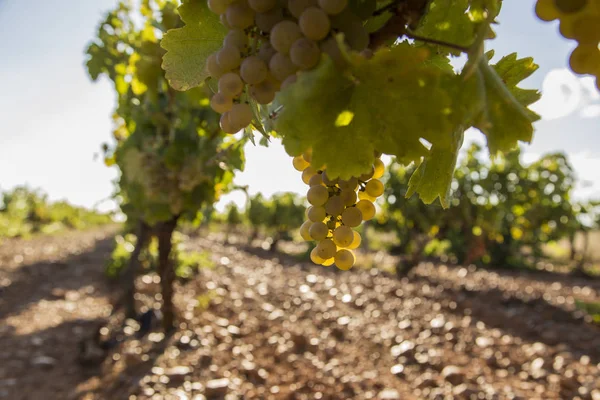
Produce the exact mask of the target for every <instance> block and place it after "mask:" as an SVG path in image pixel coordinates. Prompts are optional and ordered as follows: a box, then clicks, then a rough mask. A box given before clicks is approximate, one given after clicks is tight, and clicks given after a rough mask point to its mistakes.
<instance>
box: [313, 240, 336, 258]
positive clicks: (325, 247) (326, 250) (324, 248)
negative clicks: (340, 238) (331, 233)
mask: <svg viewBox="0 0 600 400" xmlns="http://www.w3.org/2000/svg"><path fill="white" fill-rule="evenodd" d="M316 249H317V254H318V255H319V257H321V258H322V259H323V260H328V259H330V258H333V257H335V252H336V251H337V247H336V246H335V243H333V240H331V239H324V240H321V241H320V242H319V244H318V245H317V247H316Z"/></svg>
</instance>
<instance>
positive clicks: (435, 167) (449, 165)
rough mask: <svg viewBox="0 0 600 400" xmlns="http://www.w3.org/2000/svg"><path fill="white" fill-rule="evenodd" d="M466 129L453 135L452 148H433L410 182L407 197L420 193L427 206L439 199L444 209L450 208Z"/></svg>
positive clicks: (461, 129) (458, 130) (461, 128)
mask: <svg viewBox="0 0 600 400" xmlns="http://www.w3.org/2000/svg"><path fill="white" fill-rule="evenodd" d="M463 136H464V128H463V127H459V128H458V129H457V130H456V131H455V133H454V135H453V138H452V139H453V143H452V146H450V147H447V148H444V147H439V146H436V145H434V146H432V147H431V150H430V152H429V155H427V157H425V158H424V159H423V161H422V162H421V164H420V165H419V167H418V168H417V169H416V170H415V172H414V173H413V175H412V176H411V177H410V181H409V182H408V190H407V192H406V197H407V198H408V197H411V196H412V195H413V194H415V193H418V194H419V197H420V198H421V200H423V202H424V203H425V204H431V203H433V202H434V201H435V200H436V199H437V198H438V197H439V198H440V203H441V204H442V207H444V208H448V206H449V200H450V184H451V183H452V176H453V175H454V169H455V167H456V159H457V157H458V150H459V149H460V147H461V146H462V142H463Z"/></svg>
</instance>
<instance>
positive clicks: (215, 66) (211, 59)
mask: <svg viewBox="0 0 600 400" xmlns="http://www.w3.org/2000/svg"><path fill="white" fill-rule="evenodd" d="M206 70H207V71H208V74H209V75H210V76H211V78H213V79H219V78H220V77H221V76H223V74H224V73H225V72H227V71H223V69H222V68H221V67H220V66H219V63H218V62H217V55H216V53H215V54H211V55H210V56H208V58H207V59H206Z"/></svg>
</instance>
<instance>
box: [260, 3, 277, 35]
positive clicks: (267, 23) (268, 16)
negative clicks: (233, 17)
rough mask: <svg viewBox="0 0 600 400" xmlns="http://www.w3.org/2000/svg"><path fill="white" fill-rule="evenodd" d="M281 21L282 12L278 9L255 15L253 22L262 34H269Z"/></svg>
mask: <svg viewBox="0 0 600 400" xmlns="http://www.w3.org/2000/svg"><path fill="white" fill-rule="evenodd" d="M281 21H283V10H282V9H281V8H279V7H276V8H273V9H272V10H269V11H267V12H264V13H257V14H256V16H255V17H254V22H255V23H256V26H257V27H258V29H259V30H261V31H262V32H270V31H271V29H273V27H274V26H275V25H277V23H279V22H281Z"/></svg>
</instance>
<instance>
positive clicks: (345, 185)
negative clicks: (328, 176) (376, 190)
mask: <svg viewBox="0 0 600 400" xmlns="http://www.w3.org/2000/svg"><path fill="white" fill-rule="evenodd" d="M338 185H339V186H340V189H342V190H352V191H353V192H355V191H356V189H357V188H358V178H350V179H349V180H347V181H345V180H340V181H338Z"/></svg>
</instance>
